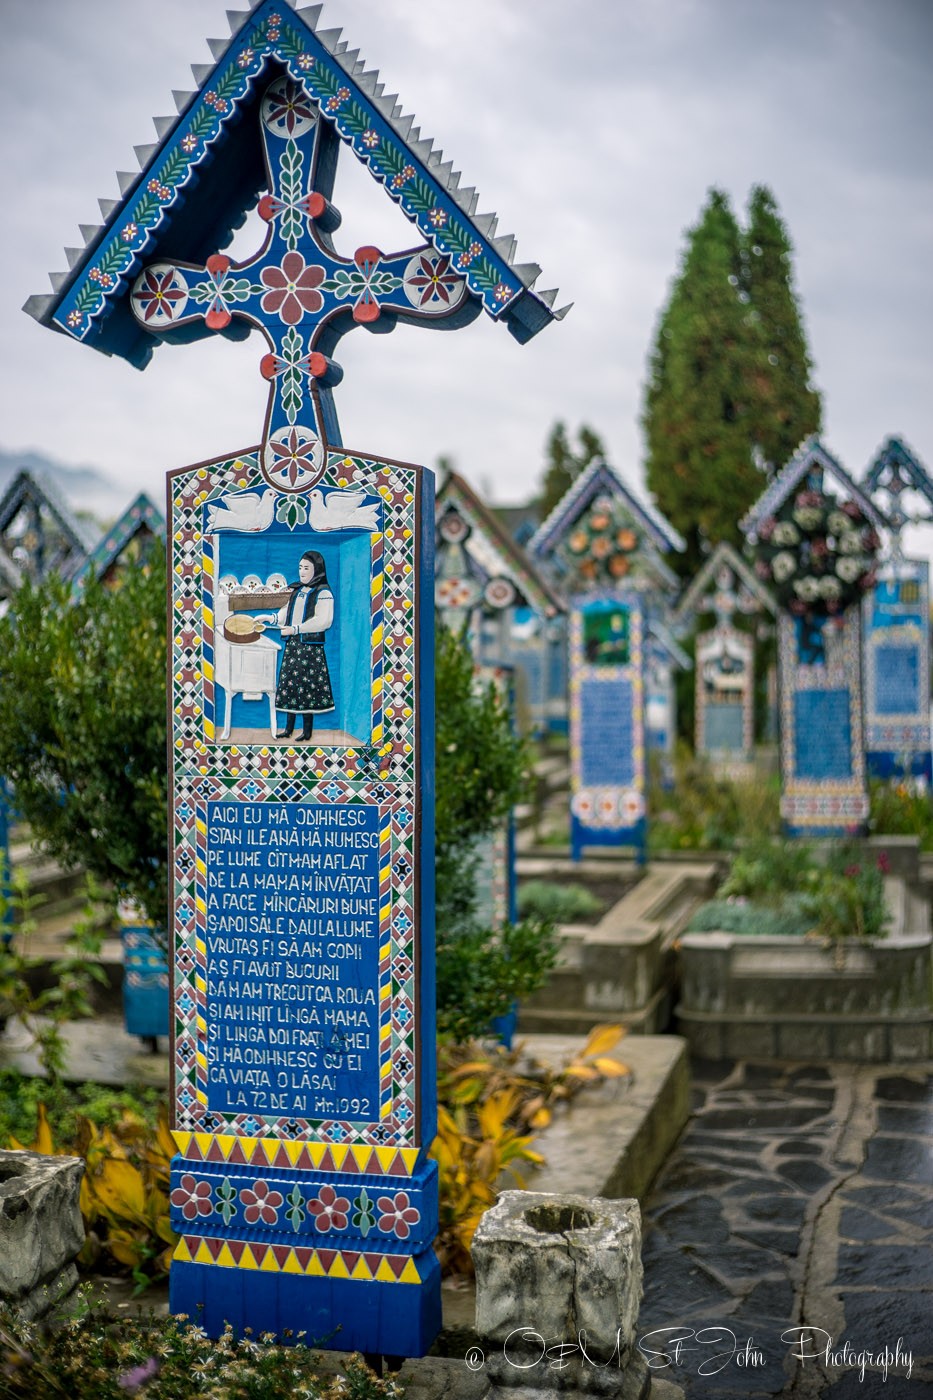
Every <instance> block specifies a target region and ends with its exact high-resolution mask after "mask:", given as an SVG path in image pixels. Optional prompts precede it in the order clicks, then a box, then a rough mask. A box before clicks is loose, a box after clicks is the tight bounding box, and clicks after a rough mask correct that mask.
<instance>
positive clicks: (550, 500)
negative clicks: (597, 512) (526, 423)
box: [538, 423, 606, 520]
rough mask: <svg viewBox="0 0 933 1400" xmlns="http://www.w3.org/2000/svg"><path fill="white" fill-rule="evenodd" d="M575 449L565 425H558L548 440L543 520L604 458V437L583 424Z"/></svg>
mask: <svg viewBox="0 0 933 1400" xmlns="http://www.w3.org/2000/svg"><path fill="white" fill-rule="evenodd" d="M577 442H578V444H579V446H578V447H577V449H576V450H574V449H573V447H571V445H570V441H569V439H568V437H567V429H566V427H565V426H564V424H563V423H555V424H554V426H553V428H552V429H551V433H550V436H549V437H548V440H547V447H546V449H545V451H546V453H547V461H546V464H545V468H544V476H543V478H542V481H541V495H540V498H539V500H538V513H539V515H540V517H541V519H542V520H544V519H545V517H546V516H548V515H549V514H550V513H551V511H552V510H553V509H554V507H555V506H556V505H557V502H558V501H559V500H560V499H561V497H562V496H563V495H564V493H565V492H566V491H567V490H569V488H570V487H571V486H572V485H573V483H574V482H575V481H576V479H577V477H578V476H579V475H580V473H581V472H582V471H585V470H586V468H587V467H588V466H589V465H590V462H592V461H593V460H594V459H595V458H597V457H604V456H605V455H606V449H605V447H604V445H603V441H602V438H601V437H600V436H599V434H598V433H596V432H594V431H593V429H592V428H589V427H587V425H586V424H585V423H584V424H583V425H582V426H581V427H580V429H579V431H578V433H577Z"/></svg>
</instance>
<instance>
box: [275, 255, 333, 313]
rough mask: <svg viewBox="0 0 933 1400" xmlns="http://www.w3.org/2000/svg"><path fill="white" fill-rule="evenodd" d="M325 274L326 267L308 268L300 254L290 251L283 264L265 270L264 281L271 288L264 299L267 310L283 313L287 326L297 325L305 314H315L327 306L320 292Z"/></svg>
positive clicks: (313, 265)
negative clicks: (318, 289)
mask: <svg viewBox="0 0 933 1400" xmlns="http://www.w3.org/2000/svg"><path fill="white" fill-rule="evenodd" d="M324 277H325V272H324V269H323V267H318V266H317V265H316V264H312V265H311V266H310V267H308V266H306V265H305V260H304V258H303V257H302V256H301V254H300V253H294V252H292V253H286V254H285V256H284V258H283V259H282V266H281V267H264V268H263V270H262V273H261V281H262V284H263V286H264V287H268V288H269V291H268V292H266V294H265V296H264V297H263V299H262V309H263V311H268V312H269V314H270V315H271V316H276V315H277V316H279V317H280V319H281V320H283V321H284V322H285V324H286V326H297V325H298V323H299V321H300V320H301V319H302V317H303V316H304V315H305V313H307V314H308V315H312V314H313V313H314V312H315V311H320V309H321V307H322V306H323V305H324V298H323V297H322V296H321V293H320V292H319V291H317V288H318V287H319V286H320V285H321V283H322V282H323V281H324Z"/></svg>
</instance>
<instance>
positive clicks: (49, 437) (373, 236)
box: [0, 0, 933, 504]
mask: <svg viewBox="0 0 933 1400" xmlns="http://www.w3.org/2000/svg"><path fill="white" fill-rule="evenodd" d="M241 8H245V5H242V6H241ZM225 10H226V5H225V4H224V3H223V0H30V3H29V4H28V5H27V4H25V3H18V2H17V0H3V5H2V13H3V44H2V48H0V77H2V81H0V103H2V107H3V110H2V114H0V115H2V129H3V132H4V138H3V146H4V155H5V160H4V164H5V172H4V174H5V179H4V188H5V193H6V200H5V208H4V213H3V220H2V232H0V238H2V240H3V256H2V259H0V279H2V281H0V286H2V296H0V356H2V359H0V363H2V409H3V412H2V420H0V447H2V448H5V449H7V450H17V451H20V450H23V451H24V450H27V449H30V448H32V449H38V450H40V451H42V452H44V453H47V454H48V455H50V456H52V457H54V458H57V459H59V460H61V461H63V462H65V463H68V464H72V465H78V464H88V463H89V464H93V465H95V466H97V467H98V468H99V469H100V470H101V471H102V472H104V473H105V474H106V475H107V476H108V477H109V478H110V479H112V480H113V481H114V483H115V486H116V491H117V496H118V497H119V500H118V501H117V502H116V503H117V504H123V503H124V502H125V501H126V500H128V499H129V498H130V497H131V496H132V495H133V494H134V493H135V492H136V491H138V490H141V489H142V490H147V491H149V492H150V493H152V494H153V495H154V496H155V497H156V498H157V499H159V500H161V498H162V493H163V485H162V483H163V476H164V472H165V471H166V470H170V469H173V468H176V467H179V466H184V465H186V464H188V463H191V462H196V461H199V460H203V459H204V458H208V457H213V456H218V455H220V454H221V453H224V452H226V451H228V450H229V451H236V450H239V449H242V448H245V447H247V446H249V445H251V444H253V443H255V442H256V441H257V440H258V437H259V435H260V429H261V424H262V419H263V409H264V404H265V392H266V386H265V383H264V381H263V380H262V379H261V378H260V376H259V373H258V363H259V358H260V356H261V355H262V353H263V351H264V348H265V347H264V344H263V342H262V340H261V338H260V337H259V335H258V334H254V335H253V336H251V337H250V338H249V339H248V340H247V341H245V342H242V343H240V344H232V343H230V342H227V341H225V340H221V339H220V338H219V337H218V338H217V339H215V340H211V341H206V342H201V343H199V344H198V345H192V346H187V347H178V346H164V347H162V348H161V349H160V350H159V351H158V353H157V354H156V356H155V357H154V359H153V361H152V363H151V364H150V365H149V367H148V368H147V369H146V370H145V371H144V372H143V373H140V372H139V371H137V370H134V369H131V368H129V367H128V366H127V365H125V364H123V363H122V362H120V361H116V360H109V359H107V358H106V357H104V356H102V355H100V354H98V353H97V352H95V351H92V350H89V349H87V348H86V347H84V346H81V345H78V344H77V343H73V342H70V341H69V340H68V339H67V338H66V337H65V336H61V335H57V334H55V333H53V332H51V331H49V330H46V329H43V328H41V327H39V326H38V325H37V324H36V323H35V322H34V321H33V320H31V319H30V318H28V317H27V316H25V315H24V314H23V313H22V312H21V310H20V307H21V306H22V304H23V302H24V301H25V300H26V298H27V296H29V295H30V294H31V293H33V292H45V291H47V290H48V289H49V283H48V276H47V274H48V272H49V271H57V270H59V269H61V268H63V267H64V266H65V265H66V264H65V259H64V256H63V253H62V249H63V247H64V246H65V245H74V246H80V245H81V242H82V240H81V237H80V234H79V233H78V225H79V224H82V223H84V224H86V223H96V222H99V220H100V214H99V212H98V208H97V199H98V197H99V196H103V197H111V198H112V197H115V196H116V194H117V184H116V179H115V175H114V171H115V170H117V169H122V170H135V169H136V168H138V163H137V162H136V159H135V156H134V154H133V146H134V145H137V144H143V143H148V142H150V141H152V140H154V139H155V138H154V131H153V127H152V122H151V118H152V117H153V116H156V115H162V114H167V113H172V112H174V104H173V102H172V98H171V92H172V90H173V89H190V88H191V87H192V86H193V83H192V78H191V72H190V66H189V65H190V64H191V63H204V62H207V61H209V59H210V53H209V50H208V48H207V45H206V42H205V40H206V39H207V37H208V36H212V37H213V36H224V37H225V36H226V35H227V34H228V33H229V25H228V23H227V20H226V18H225ZM322 23H324V24H326V25H328V26H329V25H342V26H343V27H344V34H345V37H347V38H348V39H349V40H350V41H351V46H352V47H359V48H360V49H361V51H362V54H363V55H364V57H366V58H367V60H368V62H369V64H370V65H371V66H376V67H378V68H380V70H381V72H382V75H383V77H384V79H385V80H386V82H387V91H397V92H398V93H399V94H400V96H401V100H402V102H403V104H404V108H405V110H406V111H414V112H415V113H416V115H417V117H418V119H419V122H420V124H421V128H422V134H423V135H429V136H432V137H433V138H434V139H435V142H436V144H439V145H441V146H442V147H443V148H444V151H445V153H446V155H447V156H450V157H453V159H454V165H455V168H459V169H460V170H461V171H462V172H463V176H464V178H463V182H462V183H463V184H464V185H471V184H472V185H475V186H476V187H477V189H478V190H479V191H480V202H479V206H478V208H479V211H480V212H484V211H487V210H496V211H497V212H498V214H499V230H500V232H502V233H506V232H511V233H514V234H515V235H516V237H517V238H518V245H519V246H518V254H519V258H520V259H521V260H522V261H533V262H537V263H540V264H541V266H542V268H543V269H544V271H543V275H542V277H541V280H540V281H539V283H538V286H539V288H549V287H555V286H556V287H559V288H560V298H559V301H558V305H561V304H563V303H565V302H569V301H572V302H573V303H574V308H573V310H572V311H571V313H570V314H569V316H568V317H567V319H566V320H565V321H563V322H562V323H557V324H554V325H551V326H549V327H548V328H547V329H546V330H545V331H543V332H542V333H541V334H540V335H539V336H538V337H537V338H536V339H535V340H533V341H532V342H531V343H530V344H528V345H526V346H519V345H518V344H516V342H515V341H513V340H512V338H511V336H510V335H509V334H508V333H507V331H506V330H505V329H504V328H503V327H502V326H498V325H495V324H493V323H492V322H491V321H489V319H488V318H486V317H483V318H482V319H481V320H480V321H477V322H476V323H474V324H473V325H472V326H470V327H469V328H467V329H465V330H462V331H459V332H456V333H454V334H447V335H438V334H437V333H432V332H428V331H426V330H423V329H421V328H413V327H404V326H401V327H399V328H398V329H397V330H396V331H395V332H394V334H393V335H392V336H391V337H389V338H386V337H377V336H370V335H367V334H366V333H365V332H364V331H362V330H358V331H356V332H355V333H354V334H352V335H350V336H348V337H347V338H346V339H345V340H343V341H342V342H341V345H340V347H339V350H338V358H339V359H340V362H341V363H342V364H343V366H344V370H345V377H344V381H343V383H342V385H341V386H340V387H339V389H338V390H337V407H338V412H339V415H340V420H341V426H342V430H343V440H344V443H345V444H346V445H348V446H350V447H353V448H358V449H363V450H370V451H373V452H380V453H382V454H384V455H386V456H390V457H396V458H401V459H404V460H408V461H416V462H424V463H427V464H429V465H431V464H433V463H434V462H435V461H436V460H437V458H438V457H439V456H440V455H442V454H444V455H448V456H451V457H453V458H454V459H455V461H456V463H457V465H458V466H459V468H460V469H461V470H462V471H463V472H464V473H465V474H466V475H467V476H468V477H469V478H470V479H471V480H472V481H473V483H474V484H475V485H477V486H479V487H481V488H482V489H484V490H485V491H486V492H487V493H488V494H489V495H490V496H491V497H492V499H494V500H496V501H499V502H508V501H516V500H520V499H521V498H523V497H524V496H525V495H527V494H528V493H529V492H530V491H531V490H532V489H533V487H534V484H535V482H536V479H537V477H538V475H539V473H540V470H541V466H542V461H543V447H544V442H545V439H546V437H547V435H548V431H549V429H550V427H551V425H552V424H553V422H554V421H555V420H556V419H558V418H561V419H563V420H564V421H565V422H566V423H567V424H568V426H569V427H570V428H571V429H573V430H575V429H576V428H577V426H578V425H580V424H581V423H588V424H590V425H592V426H593V427H594V428H595V429H596V430H597V431H598V432H599V433H600V434H601V435H602V436H603V439H604V441H605V442H606V444H607V447H608V455H609V457H610V459H611V460H612V461H613V463H614V464H615V465H616V466H617V467H618V469H619V470H620V471H621V473H622V474H623V476H625V477H626V478H627V479H628V480H629V481H630V482H631V483H633V484H635V485H636V486H637V485H639V484H640V483H641V482H642V480H643V476H642V460H643V446H642V438H641V432H640V428H639V413H640V405H641V395H642V388H643V383H644V374H645V364H646V357H647V355H648V352H649V348H650V345H651V341H652V337H653V333H654V327H655V323H656V319H657V317H658V314H659V311H660V309H661V307H662V306H663V304H664V301H665V298H666V295H667V291H668V287H669V283H670V279H671V278H672V276H673V275H674V273H675V271H676V269H677V266H678V261H679V258H680V255H681V252H682V250H683V246H684V231H685V229H687V228H688V227H689V226H690V225H691V224H692V223H694V222H695V220H696V217H697V214H698V211H699V209H700V207H701V205H702V204H703V202H704V199H705V196H706V193H707V190H708V189H709V187H710V186H712V185H716V186H719V187H721V188H723V189H725V190H726V191H728V193H729V195H730V196H731V199H732V202H733V206H734V207H735V208H736V210H737V212H739V213H740V214H741V213H742V212H743V210H744V206H745V203H746V200H747V197H748V192H749V189H750V187H751V186H752V185H753V184H755V183H763V184H767V185H769V186H770V187H771V188H772V189H773V191H774V193H775V196H776V198H777V201H778V204H779V206H780V209H781V211H782V214H783V215H784V218H785V220H786V221H787V223H788V226H789V228H790V232H791V236H792V239H793V242H794V245H795V253H796V282H797V289H798V292H799V295H800V298H801V301H802V306H803V310H804V315H805V321H806V327H807V331H808V334H809V339H810V345H811V349H812V352H813V356H814V360H815V364H816V373H815V379H816V383H817V385H818V387H819V388H820V389H821V390H822V391H823V394H824V410H825V411H824V441H825V443H826V445H827V446H828V447H829V448H830V450H831V451H833V452H834V453H836V455H837V456H839V457H840V459H841V460H842V462H843V464H844V465H845V466H846V467H847V468H848V469H849V470H850V471H852V472H853V473H854V474H856V475H859V476H860V475H861V473H862V472H863V471H864V469H865V467H866V465H867V464H868V462H869V461H870V460H871V458H872V456H873V454H874V452H875V450H876V448H877V446H878V445H879V443H880V442H881V441H882V439H883V438H884V437H885V436H887V435H888V434H889V433H898V434H901V435H903V436H904V437H905V438H906V439H907V441H908V442H909V443H910V444H911V445H912V446H913V447H914V449H915V450H916V451H917V452H918V453H919V455H920V456H921V458H923V459H924V460H925V461H926V463H927V465H928V466H929V467H930V468H931V469H933V385H931V378H933V377H931V361H933V354H931V342H933V277H931V270H930V258H931V252H933V179H931V174H933V170H931V167H933V142H931V140H930V133H931V131H933V111H931V108H933V84H931V83H930V76H929V75H930V69H931V60H933V4H931V3H929V0H575V3H573V4H569V3H559V0H472V3H470V4H468V5H465V4H463V3H462V0H456V3H455V2H454V0H431V3H427V4H426V3H416V2H415V0H328V3H326V4H325V8H324V16H323V20H322ZM335 202H336V203H337V205H338V207H340V208H341V209H342V212H343V216H344V218H343V226H342V228H341V229H340V230H339V231H338V234H337V239H336V241H337V244H338V248H339V250H340V251H341V252H344V253H347V254H350V253H352V251H353V250H354V249H355V248H356V247H357V246H359V245H360V244H362V243H370V242H371V243H375V244H377V245H378V246H382V247H383V248H385V249H386V250H387V251H389V250H393V249H400V248H404V247H408V246H411V245H412V243H413V241H414V239H413V238H412V231H411V229H410V227H409V226H408V225H407V224H406V223H405V222H404V220H403V219H402V218H401V215H400V214H399V213H398V211H397V210H396V209H395V208H394V207H393V206H391V205H389V203H388V201H387V200H386V199H385V196H384V195H382V194H381V193H380V192H379V190H378V189H377V188H376V187H375V186H374V185H373V184H372V183H371V182H370V181H369V179H368V177H367V176H366V175H365V173H364V172H363V171H362V170H361V169H360V167H358V166H357V165H356V163H355V161H354V160H353V157H352V156H351V155H350V154H349V153H345V155H344V158H343V160H342V162H341V170H340V172H339V173H338V182H337V189H336V194H335ZM258 241H259V239H258V236H257V234H256V231H255V227H254V226H248V227H247V229H246V230H245V231H243V232H242V233H241V235H239V237H238V242H237V243H236V244H235V245H234V249H235V253H238V254H239V256H241V257H242V256H245V255H247V254H248V253H250V252H252V251H253V250H254V249H255V247H257V246H258Z"/></svg>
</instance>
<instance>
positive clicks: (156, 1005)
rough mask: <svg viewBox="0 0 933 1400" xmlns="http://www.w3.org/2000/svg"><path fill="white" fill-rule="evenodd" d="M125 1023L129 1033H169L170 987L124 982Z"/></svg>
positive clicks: (145, 1034) (146, 1034) (146, 1035)
mask: <svg viewBox="0 0 933 1400" xmlns="http://www.w3.org/2000/svg"><path fill="white" fill-rule="evenodd" d="M123 1023H124V1025H125V1026H126V1033H127V1035H139V1036H144V1037H146V1038H147V1039H149V1038H150V1037H152V1036H160V1035H168V988H167V987H128V986H127V985H126V983H124V984H123Z"/></svg>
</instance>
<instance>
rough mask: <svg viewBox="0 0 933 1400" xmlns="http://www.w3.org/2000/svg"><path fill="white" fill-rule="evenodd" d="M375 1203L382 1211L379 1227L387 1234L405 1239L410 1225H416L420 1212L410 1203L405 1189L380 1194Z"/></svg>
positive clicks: (409, 1230) (409, 1232) (408, 1233)
mask: <svg viewBox="0 0 933 1400" xmlns="http://www.w3.org/2000/svg"><path fill="white" fill-rule="evenodd" d="M376 1205H377V1207H378V1209H379V1210H380V1211H381V1212H382V1213H381V1215H380V1216H379V1229H380V1230H383V1231H384V1232H385V1233H386V1234H387V1235H397V1236H398V1238H399V1239H400V1240H407V1239H408V1236H409V1235H410V1234H411V1227H412V1225H417V1224H418V1221H419V1220H420V1219H421V1212H420V1210H417V1209H416V1208H415V1207H414V1206H413V1205H412V1204H411V1201H410V1199H409V1196H408V1192H407V1191H396V1193H395V1195H394V1196H380V1197H379V1198H378V1200H377V1201H376Z"/></svg>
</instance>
